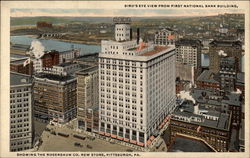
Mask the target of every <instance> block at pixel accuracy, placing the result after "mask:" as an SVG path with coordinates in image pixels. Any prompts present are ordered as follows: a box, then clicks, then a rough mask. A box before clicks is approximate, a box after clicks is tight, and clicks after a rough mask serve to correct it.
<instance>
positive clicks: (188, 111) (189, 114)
mask: <svg viewBox="0 0 250 158" xmlns="http://www.w3.org/2000/svg"><path fill="white" fill-rule="evenodd" d="M199 111H200V112H202V113H203V114H195V113H194V104H191V103H183V105H180V106H179V107H178V108H177V110H176V111H175V112H174V113H173V114H174V115H175V116H182V117H186V118H189V119H190V120H189V121H186V120H183V119H182V120H181V121H184V122H189V123H192V124H197V125H200V126H205V127H211V128H216V129H222V130H228V127H229V121H230V120H229V119H230V115H229V114H226V113H221V112H219V111H216V110H213V109H203V108H202V106H199ZM207 115H209V116H212V117H217V118H218V119H208V118H207V117H206V116H207ZM192 118H199V119H200V121H196V120H194V119H192ZM172 119H176V120H179V119H178V117H173V118H172Z"/></svg>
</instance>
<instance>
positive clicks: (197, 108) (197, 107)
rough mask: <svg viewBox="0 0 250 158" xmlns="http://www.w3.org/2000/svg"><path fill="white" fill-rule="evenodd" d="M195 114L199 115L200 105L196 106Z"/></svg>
mask: <svg viewBox="0 0 250 158" xmlns="http://www.w3.org/2000/svg"><path fill="white" fill-rule="evenodd" d="M194 114H196V115H198V114H199V104H194Z"/></svg>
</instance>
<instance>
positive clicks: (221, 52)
mask: <svg viewBox="0 0 250 158" xmlns="http://www.w3.org/2000/svg"><path fill="white" fill-rule="evenodd" d="M218 54H219V56H224V57H225V56H227V53H225V52H224V51H223V50H220V51H219V52H218Z"/></svg>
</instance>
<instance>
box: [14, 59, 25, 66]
mask: <svg viewBox="0 0 250 158" xmlns="http://www.w3.org/2000/svg"><path fill="white" fill-rule="evenodd" d="M25 60H27V58H26V59H17V60H12V61H10V64H13V65H20V64H23V63H24V62H25Z"/></svg>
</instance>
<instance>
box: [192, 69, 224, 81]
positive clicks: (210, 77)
mask: <svg viewBox="0 0 250 158" xmlns="http://www.w3.org/2000/svg"><path fill="white" fill-rule="evenodd" d="M197 81H202V82H210V83H217V84H219V81H218V77H217V75H216V74H215V73H213V72H212V71H210V70H204V71H203V72H202V73H201V74H200V76H199V77H198V78H197Z"/></svg>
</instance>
